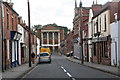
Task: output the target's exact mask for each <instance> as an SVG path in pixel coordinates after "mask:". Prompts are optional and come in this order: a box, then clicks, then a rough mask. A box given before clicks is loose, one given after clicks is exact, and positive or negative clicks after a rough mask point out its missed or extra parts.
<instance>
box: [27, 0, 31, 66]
mask: <svg viewBox="0 0 120 80" xmlns="http://www.w3.org/2000/svg"><path fill="white" fill-rule="evenodd" d="M28 27H29V67H31V29H30V4H29V0H28Z"/></svg>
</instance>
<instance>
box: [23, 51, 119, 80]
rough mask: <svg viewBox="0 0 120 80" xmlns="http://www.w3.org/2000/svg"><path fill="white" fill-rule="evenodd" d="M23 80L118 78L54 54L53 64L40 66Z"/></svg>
mask: <svg viewBox="0 0 120 80" xmlns="http://www.w3.org/2000/svg"><path fill="white" fill-rule="evenodd" d="M23 78H25V79H26V78H27V79H28V78H35V79H40V78H41V79H43V78H44V79H45V78H47V79H48V78H52V79H53V78H54V79H55V78H59V79H72V80H77V79H81V78H87V79H88V78H107V79H108V78H109V79H111V78H117V77H116V76H114V75H112V74H108V73H105V72H102V71H99V70H95V69H92V68H89V67H86V66H82V65H80V64H77V63H74V62H71V61H69V60H67V59H66V58H65V57H63V56H59V55H58V53H53V54H52V62H51V64H49V63H42V64H38V65H37V66H36V67H35V68H34V69H33V70H32V71H30V72H29V73H27V74H26V75H25V76H24V77H23Z"/></svg>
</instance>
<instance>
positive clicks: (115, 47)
mask: <svg viewBox="0 0 120 80" xmlns="http://www.w3.org/2000/svg"><path fill="white" fill-rule="evenodd" d="M110 33H111V39H112V42H111V65H113V66H120V64H119V62H120V53H119V52H120V49H119V47H120V21H117V22H113V23H111V24H110Z"/></svg>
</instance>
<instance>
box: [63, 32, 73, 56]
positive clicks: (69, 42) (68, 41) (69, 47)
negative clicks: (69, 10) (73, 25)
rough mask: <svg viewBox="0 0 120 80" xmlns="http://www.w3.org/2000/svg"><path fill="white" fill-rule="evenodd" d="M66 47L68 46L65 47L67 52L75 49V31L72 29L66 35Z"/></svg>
mask: <svg viewBox="0 0 120 80" xmlns="http://www.w3.org/2000/svg"><path fill="white" fill-rule="evenodd" d="M65 47H66V49H65V50H66V51H65V52H66V53H70V52H71V51H73V50H74V47H73V31H70V32H69V33H68V34H67V35H66V37H65ZM66 53H65V54H66Z"/></svg>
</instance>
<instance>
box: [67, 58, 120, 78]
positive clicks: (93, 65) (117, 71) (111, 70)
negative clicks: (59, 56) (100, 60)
mask: <svg viewBox="0 0 120 80" xmlns="http://www.w3.org/2000/svg"><path fill="white" fill-rule="evenodd" d="M65 58H66V59H68V60H70V61H72V62H76V63H78V64H81V61H80V60H78V59H75V58H73V57H66V56H65ZM81 65H84V66H88V67H90V68H93V69H97V70H100V71H104V72H107V73H110V74H113V75H116V76H119V77H120V68H118V67H114V66H107V65H103V64H97V63H92V62H84V63H83V64H81Z"/></svg>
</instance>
